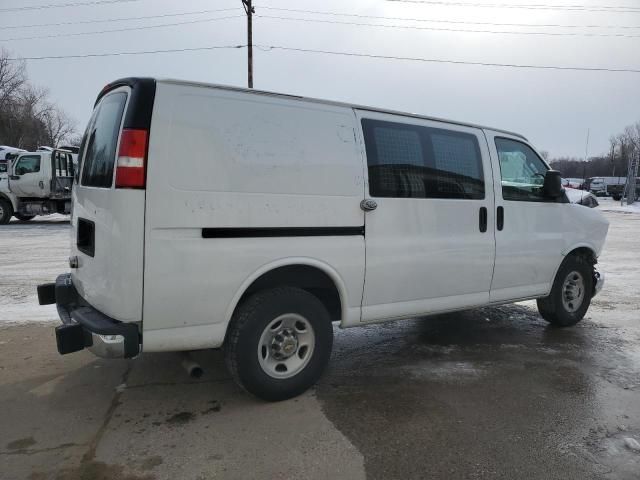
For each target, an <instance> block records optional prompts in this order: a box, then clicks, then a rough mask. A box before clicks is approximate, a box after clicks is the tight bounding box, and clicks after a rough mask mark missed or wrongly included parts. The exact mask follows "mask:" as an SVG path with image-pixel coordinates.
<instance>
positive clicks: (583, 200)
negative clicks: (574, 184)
mask: <svg viewBox="0 0 640 480" xmlns="http://www.w3.org/2000/svg"><path fill="white" fill-rule="evenodd" d="M564 191H565V193H566V195H567V198H568V199H569V201H570V202H571V203H575V204H578V205H584V206H585V207H590V208H594V207H597V206H598V205H599V203H598V199H597V198H596V196H595V195H594V194H593V193H591V192H587V191H586V190H578V189H576V188H569V187H565V189H564Z"/></svg>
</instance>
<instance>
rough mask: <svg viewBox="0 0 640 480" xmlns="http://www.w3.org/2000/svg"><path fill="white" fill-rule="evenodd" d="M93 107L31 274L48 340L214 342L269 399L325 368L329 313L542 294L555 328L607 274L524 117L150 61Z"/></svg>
mask: <svg viewBox="0 0 640 480" xmlns="http://www.w3.org/2000/svg"><path fill="white" fill-rule="evenodd" d="M94 107H95V108H94V112H93V114H92V116H91V119H90V120H89V125H88V127H87V129H86V133H85V136H84V138H83V140H82V146H81V148H80V172H79V175H78V176H77V177H76V181H75V183H74V187H73V214H72V219H71V225H72V227H71V257H70V259H69V266H70V268H71V272H70V273H64V274H62V275H60V276H59V277H58V278H57V279H56V281H55V283H49V284H44V285H40V286H39V287H38V297H39V301H40V303H41V304H57V307H58V313H59V315H60V318H61V321H62V323H63V324H62V325H60V326H58V327H57V328H56V340H57V346H58V351H59V352H60V353H61V354H67V353H72V352H76V351H79V350H83V349H84V348H89V349H90V350H92V351H93V352H94V353H96V354H97V355H101V356H105V357H126V358H130V357H135V356H137V355H138V354H140V353H141V352H160V351H165V352H166V351H189V350H197V349H206V348H219V347H222V348H223V350H224V358H225V362H226V364H227V367H228V369H229V371H230V373H231V375H232V376H233V378H234V379H235V380H236V381H237V382H238V384H239V385H241V386H242V387H244V388H245V389H246V390H248V391H249V392H251V393H253V394H255V395H257V396H259V397H261V398H263V399H266V400H282V399H285V398H290V397H292V396H295V395H298V394H300V393H302V392H304V391H305V390H306V389H307V388H309V387H311V386H312V385H313V384H314V383H315V382H316V381H317V380H318V378H319V377H320V375H321V374H322V372H323V370H324V369H325V367H326V365H327V362H328V361H329V358H330V356H331V349H332V344H333V327H332V322H339V323H340V326H342V327H353V326H361V325H364V324H369V323H376V322H380V321H386V320H394V319H400V318H411V317H416V316H418V317H419V316H423V315H429V314H437V313H442V312H451V311H457V310H464V309H469V308H475V307H481V306H485V305H492V304H495V305H497V304H503V303H509V302H514V301H520V300H525V299H537V302H538V309H539V311H540V313H541V315H542V317H543V318H544V319H546V320H547V321H548V322H550V323H551V324H553V325H555V326H558V327H567V326H570V325H574V324H576V323H577V322H579V321H580V320H581V319H582V318H583V317H584V315H585V313H586V311H587V309H588V307H589V304H590V302H591V298H592V297H593V296H594V295H595V294H596V293H597V292H598V290H599V289H600V288H601V287H602V284H603V280H604V278H603V276H602V275H601V274H599V273H598V272H597V270H596V269H595V264H596V262H597V257H598V255H599V254H600V252H601V250H602V247H603V245H604V241H605V237H606V235H607V230H608V222H607V220H606V219H605V218H604V217H603V216H602V215H601V214H600V212H598V211H594V210H591V209H587V208H574V207H573V206H572V205H570V204H569V201H568V199H567V196H566V194H565V192H564V190H563V188H562V185H561V181H560V174H559V172H557V171H554V170H551V169H550V168H549V166H548V165H547V164H546V163H545V162H544V160H543V159H542V157H541V156H540V155H539V154H538V153H537V152H536V151H535V150H534V149H533V147H531V145H530V144H529V143H528V141H527V140H526V138H524V137H523V136H521V135H519V134H516V133H511V132H508V131H504V130H496V129H492V128H487V127H481V126H477V125H473V124H470V123H464V122H456V121H446V120H441V119H436V118H431V117H426V116H419V115H413V114H407V113H401V112H395V111H388V110H382V109H377V108H372V107H362V106H357V105H352V104H346V103H339V102H331V101H324V100H317V99H310V98H304V97H300V96H292V95H283V94H276V93H272V92H261V91H258V90H247V89H243V88H236V87H226V86H219V85H207V84H202V83H195V82H185V81H177V80H155V79H150V78H128V79H121V80H117V81H115V82H113V83H110V84H109V85H107V87H105V88H104V89H103V90H102V91H101V92H100V94H99V95H98V98H97V100H96V103H95V106H94ZM176 158H179V159H180V166H179V168H176V161H175V160H176ZM365 262H366V269H365ZM52 280H53V279H52Z"/></svg>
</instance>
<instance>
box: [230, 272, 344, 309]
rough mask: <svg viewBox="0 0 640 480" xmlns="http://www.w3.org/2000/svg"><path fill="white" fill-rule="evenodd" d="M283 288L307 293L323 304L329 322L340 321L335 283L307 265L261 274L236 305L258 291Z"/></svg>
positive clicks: (338, 299) (339, 307) (340, 303)
mask: <svg viewBox="0 0 640 480" xmlns="http://www.w3.org/2000/svg"><path fill="white" fill-rule="evenodd" d="M284 286H289V287H297V288H301V289H303V290H306V291H308V292H309V293H311V294H312V295H315V296H316V297H317V298H318V299H319V300H320V301H321V302H322V303H323V304H324V306H325V307H326V309H327V311H328V312H329V316H330V317H331V320H341V319H342V302H341V301H340V293H339V292H338V288H337V287H336V285H335V283H334V282H333V280H332V279H331V277H329V275H327V274H326V273H325V272H323V271H322V270H320V269H319V268H316V267H312V266H309V265H287V266H284V267H279V268H275V269H273V270H271V271H269V272H267V273H265V274H263V275H262V276H260V277H258V278H257V279H256V280H255V281H254V282H253V283H252V284H251V285H250V286H249V288H247V290H246V291H245V292H244V293H243V294H242V297H241V298H240V300H239V301H238V305H240V304H241V303H242V302H244V301H245V300H246V299H247V298H249V297H250V296H251V295H252V294H253V293H255V292H257V291H259V290H266V289H269V288H275V287H284ZM236 308H237V307H236Z"/></svg>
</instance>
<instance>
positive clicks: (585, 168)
mask: <svg viewBox="0 0 640 480" xmlns="http://www.w3.org/2000/svg"><path fill="white" fill-rule="evenodd" d="M589 130H590V129H589V128H587V142H586V144H585V146H584V164H583V165H584V168H583V169H582V176H583V177H584V181H585V182H586V181H587V159H588V158H589Z"/></svg>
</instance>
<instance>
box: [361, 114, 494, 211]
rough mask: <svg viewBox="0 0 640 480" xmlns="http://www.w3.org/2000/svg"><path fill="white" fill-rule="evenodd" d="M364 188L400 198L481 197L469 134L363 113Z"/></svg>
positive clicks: (478, 168) (479, 159)
mask: <svg viewBox="0 0 640 480" xmlns="http://www.w3.org/2000/svg"><path fill="white" fill-rule="evenodd" d="M362 128H363V131H364V140H365V148H366V151H367V164H368V167H369V194H370V195H371V196H372V197H400V198H456V199H482V198H484V174H483V171H482V157H481V154H480V147H479V145H478V140H477V138H476V137H475V136H474V135H471V134H468V133H461V132H456V131H452V130H445V129H439V128H428V127H422V126H419V125H410V124H404V123H395V122H385V121H379V120H371V119H363V120H362Z"/></svg>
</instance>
